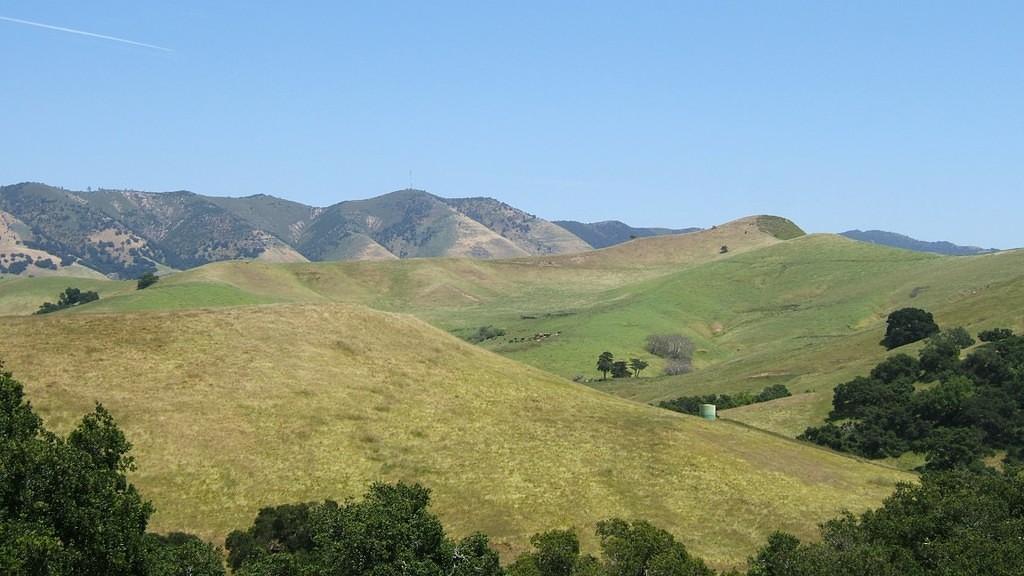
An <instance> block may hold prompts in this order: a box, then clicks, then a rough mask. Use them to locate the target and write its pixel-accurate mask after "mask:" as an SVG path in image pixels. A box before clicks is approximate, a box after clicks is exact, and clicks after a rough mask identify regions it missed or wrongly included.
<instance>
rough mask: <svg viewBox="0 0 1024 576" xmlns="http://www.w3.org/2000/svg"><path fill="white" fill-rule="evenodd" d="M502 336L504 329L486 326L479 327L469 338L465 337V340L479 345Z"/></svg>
mask: <svg viewBox="0 0 1024 576" xmlns="http://www.w3.org/2000/svg"><path fill="white" fill-rule="evenodd" d="M504 335H505V329H504V328H495V327H494V326H491V325H490V324H488V325H487V326H481V327H479V328H477V329H476V330H474V331H473V332H472V333H471V334H470V335H469V336H467V337H466V340H468V341H470V342H472V343H474V344H479V343H481V342H485V341H487V340H490V339H492V338H498V337H500V336H504Z"/></svg>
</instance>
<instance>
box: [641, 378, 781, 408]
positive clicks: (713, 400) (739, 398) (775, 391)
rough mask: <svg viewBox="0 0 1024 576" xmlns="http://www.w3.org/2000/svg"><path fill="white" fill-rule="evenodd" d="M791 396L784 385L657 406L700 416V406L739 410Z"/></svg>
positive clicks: (697, 397)
mask: <svg viewBox="0 0 1024 576" xmlns="http://www.w3.org/2000/svg"><path fill="white" fill-rule="evenodd" d="M787 396H791V394H790V393H789V389H788V388H786V385H785V384H772V385H771V386H768V387H766V388H764V389H763V390H761V391H760V392H758V393H756V394H755V393H753V392H740V393H738V394H706V395H704V396H681V397H679V398H676V399H674V400H662V401H661V402H659V403H658V406H660V407H662V408H667V409H669V410H673V411H675V412H682V413H684V414H694V415H698V414H700V405H701V404H714V405H715V406H716V407H717V408H718V409H719V410H728V409H729V408H739V407H740V406H746V405H748V404H757V403H758V402H767V401H769V400H775V399H777V398H785V397H787Z"/></svg>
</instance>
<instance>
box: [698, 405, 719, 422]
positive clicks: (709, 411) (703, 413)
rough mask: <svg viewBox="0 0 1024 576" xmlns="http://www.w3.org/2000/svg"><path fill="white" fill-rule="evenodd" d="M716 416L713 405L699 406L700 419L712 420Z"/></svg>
mask: <svg viewBox="0 0 1024 576" xmlns="http://www.w3.org/2000/svg"><path fill="white" fill-rule="evenodd" d="M716 415H717V413H716V410H715V405H714V404H701V405H700V417H701V418H703V419H705V420H714V419H715V416H716Z"/></svg>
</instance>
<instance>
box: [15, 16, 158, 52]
mask: <svg viewBox="0 0 1024 576" xmlns="http://www.w3.org/2000/svg"><path fill="white" fill-rule="evenodd" d="M0 20H5V21H7V22H14V23H15V24H25V25H27V26H37V27H39V28H46V29H47V30H57V31H58V32H70V33H72V34H81V35H82V36H91V37H93V38H102V39H103V40H113V41H114V42H122V43H124V44H131V45H133V46H142V47H143V48H152V49H154V50H163V51H164V52H174V50H171V49H170V48H164V47H163V46H156V45H154V44H146V43H145V42H136V41H134V40H126V39H124V38H118V37H116V36H107V35H106V34H96V33H94V32H86V31H85V30H75V29H74V28H64V27H63V26H52V25H50V24H43V23H42V22H32V21H30V20H19V19H17V18H8V17H7V16H0Z"/></svg>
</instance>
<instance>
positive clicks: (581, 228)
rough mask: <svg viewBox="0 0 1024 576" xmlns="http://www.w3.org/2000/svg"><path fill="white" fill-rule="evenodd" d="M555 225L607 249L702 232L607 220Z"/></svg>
mask: <svg viewBox="0 0 1024 576" xmlns="http://www.w3.org/2000/svg"><path fill="white" fill-rule="evenodd" d="M555 224H558V225H559V226H561V227H562V228H565V229H566V230H568V231H569V232H572V233H573V234H575V235H576V236H579V237H580V238H582V239H583V240H584V241H585V242H586V243H587V244H590V245H591V246H593V247H594V248H607V247H608V246H614V245H616V244H621V243H623V242H627V241H629V240H632V239H633V238H644V237H646V236H661V235H664V234H686V233H689V232H696V231H698V230H700V228H679V229H672V228H634V227H632V226H630V225H628V224H626V223H624V222H619V221H618V220H605V221H604V222H592V223H589V224H588V223H584V222H577V221H575V220H555Z"/></svg>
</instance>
